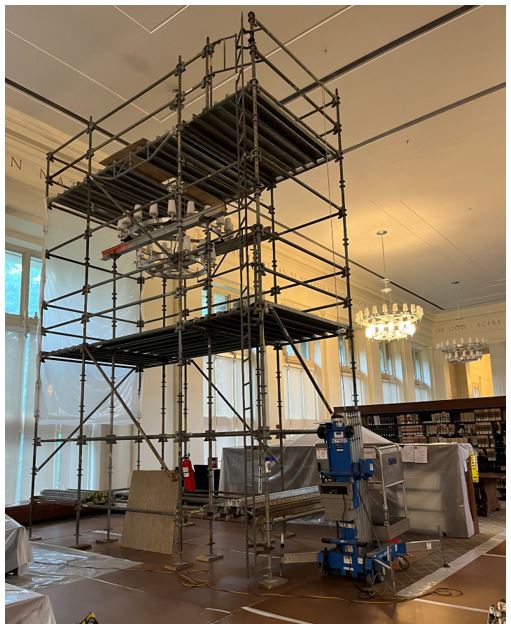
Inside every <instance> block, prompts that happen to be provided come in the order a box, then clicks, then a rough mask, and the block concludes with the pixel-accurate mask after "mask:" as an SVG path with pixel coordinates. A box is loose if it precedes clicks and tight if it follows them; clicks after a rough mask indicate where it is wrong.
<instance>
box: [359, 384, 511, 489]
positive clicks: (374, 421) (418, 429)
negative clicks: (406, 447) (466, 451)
mask: <svg viewBox="0 0 511 624" xmlns="http://www.w3.org/2000/svg"><path fill="white" fill-rule="evenodd" d="M360 411H361V414H362V423H363V425H364V426H365V427H367V428H368V429H371V431H374V432H375V433H378V434H380V435H382V436H383V437H385V438H387V439H389V440H392V441H393V442H399V443H401V444H404V443H431V442H468V443H470V444H472V446H473V447H474V448H475V449H476V450H478V451H479V450H480V451H483V452H484V455H485V456H486V459H481V460H480V469H481V471H483V472H503V473H505V470H506V397H504V396H500V397H483V398H478V399H453V400H447V401H421V402H413V403H388V404H382V405H363V406H361V407H360ZM497 487H498V490H499V495H500V497H501V498H505V495H506V485H505V480H504V479H503V480H502V481H500V482H499V483H498V486H497Z"/></svg>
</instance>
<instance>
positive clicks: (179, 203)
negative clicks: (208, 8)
mask: <svg viewBox="0 0 511 624" xmlns="http://www.w3.org/2000/svg"><path fill="white" fill-rule="evenodd" d="M184 70H185V67H184V65H183V62H182V59H181V56H180V57H179V59H178V64H177V66H176V76H177V88H176V97H175V103H176V104H175V106H176V137H177V175H176V187H175V188H176V219H177V257H178V279H177V293H176V300H177V306H178V319H177V326H176V329H177V339H178V355H177V437H176V442H177V474H178V496H177V509H176V518H177V531H178V535H177V548H178V553H177V561H176V562H175V563H174V564H173V567H174V568H175V569H180V570H182V569H185V568H188V567H191V563H188V562H186V561H184V559H183V525H184V509H183V489H184V483H183V467H182V464H183V457H184V446H183V445H184V440H185V435H186V432H185V431H184V429H183V415H184V396H183V394H184V367H185V366H186V362H185V357H184V355H183V324H184V322H185V316H184V310H185V308H184V296H185V289H186V283H185V280H184V278H183V251H184V245H183V241H184V229H183V219H184V216H185V207H184V198H183V170H184V162H185V159H184V155H183V127H182V122H183V118H182V115H183V105H184V101H183V100H184V96H183V71H184Z"/></svg>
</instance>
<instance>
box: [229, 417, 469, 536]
mask: <svg viewBox="0 0 511 624" xmlns="http://www.w3.org/2000/svg"><path fill="white" fill-rule="evenodd" d="M366 432H367V430H366V429H364V431H363V436H364V444H365V445H366V446H369V445H371V444H375V443H379V442H377V441H373V440H374V438H373V437H372V436H367V434H366ZM370 433H371V432H370ZM374 435H376V434H374ZM300 437H301V440H300V441H299V442H300V443H301V444H304V445H303V446H301V445H300V446H298V445H295V444H296V442H293V441H291V442H289V441H288V440H284V449H283V450H284V453H283V460H284V489H286V490H291V489H295V488H301V487H306V486H309V485H317V484H318V483H319V472H318V463H317V458H316V449H315V446H314V445H315V444H317V442H318V441H319V440H318V438H317V436H315V435H314V434H304V435H303V436H300ZM378 437H379V436H378ZM368 439H371V442H368V441H367V440H368ZM382 440H383V442H381V443H382V444H388V443H389V441H388V440H385V439H384V438H382ZM401 446H402V445H401ZM405 446H414V445H405ZM420 446H425V447H427V452H426V458H427V462H426V463H419V462H412V463H410V462H406V461H405V462H403V471H404V480H405V489H406V503H407V508H408V517H409V520H410V529H411V530H413V531H420V532H427V533H437V532H438V527H440V530H441V531H442V532H443V533H445V534H446V535H447V536H448V537H471V536H472V535H473V534H474V524H473V521H472V517H471V514H470V506H469V502H468V493H467V486H466V481H465V467H466V459H467V457H468V454H469V446H468V445H461V444H447V443H445V444H442V443H439V444H426V445H420ZM269 456H271V457H273V458H274V459H275V460H276V461H270V463H269V464H268V466H269V467H270V469H271V472H270V492H279V491H281V489H282V487H281V473H280V470H281V468H280V462H281V456H280V448H279V447H278V446H272V447H270V449H269ZM252 466H254V473H253V474H254V476H255V479H254V482H255V483H256V484H257V486H256V487H257V491H256V494H261V493H262V479H261V478H258V477H259V475H258V472H257V470H258V455H257V452H256V453H255V454H254V462H253V463H252V461H251V457H250V451H248V453H247V473H248V482H249V483H251V481H252V479H251V476H250V475H251V474H252ZM220 489H221V490H223V491H225V492H232V493H239V494H242V493H244V451H243V448H242V447H241V448H240V447H236V448H224V449H223V458H222V470H221V477H220ZM249 493H252V492H251V491H250V490H249ZM388 496H389V508H390V512H391V514H392V516H396V517H402V516H403V515H404V508H403V504H402V501H401V500H400V497H399V495H398V493H397V492H392V491H390V492H389V495H388ZM370 504H371V514H372V515H373V516H375V517H378V516H380V515H381V511H380V510H381V505H382V500H381V496H378V494H377V493H376V492H372V493H371V497H370Z"/></svg>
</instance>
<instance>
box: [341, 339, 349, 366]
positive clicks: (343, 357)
mask: <svg viewBox="0 0 511 624" xmlns="http://www.w3.org/2000/svg"><path fill="white" fill-rule="evenodd" d="M339 360H340V362H341V366H347V364H348V358H347V356H346V340H344V339H343V338H340V339H339Z"/></svg>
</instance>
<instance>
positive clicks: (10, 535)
mask: <svg viewBox="0 0 511 624" xmlns="http://www.w3.org/2000/svg"><path fill="white" fill-rule="evenodd" d="M31 561H32V548H31V546H30V542H29V541H28V536H27V531H26V529H25V527H23V526H21V524H19V523H18V522H16V520H13V519H12V518H10V517H9V516H7V515H6V516H5V572H6V573H7V572H12V571H14V570H17V571H18V574H23V572H24V571H25V570H26V567H27V565H28V564H29V563H30V562H31Z"/></svg>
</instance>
